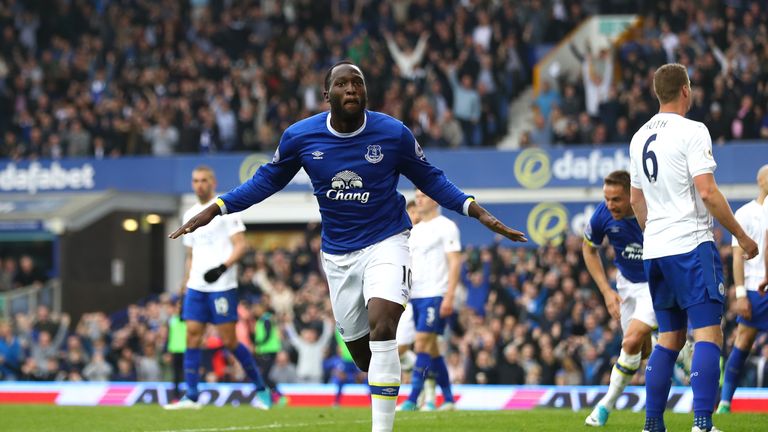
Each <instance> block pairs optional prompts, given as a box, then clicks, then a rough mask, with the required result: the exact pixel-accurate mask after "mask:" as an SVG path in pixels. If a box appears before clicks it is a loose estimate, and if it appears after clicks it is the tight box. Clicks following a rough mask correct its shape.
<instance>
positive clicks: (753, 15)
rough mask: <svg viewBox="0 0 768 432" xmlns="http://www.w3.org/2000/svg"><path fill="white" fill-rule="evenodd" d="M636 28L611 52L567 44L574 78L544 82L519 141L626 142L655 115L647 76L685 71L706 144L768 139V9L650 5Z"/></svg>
mask: <svg viewBox="0 0 768 432" xmlns="http://www.w3.org/2000/svg"><path fill="white" fill-rule="evenodd" d="M653 3H654V4H653V5H652V6H649V7H648V8H647V9H646V11H647V13H646V14H645V15H644V16H643V18H644V19H643V25H642V27H641V28H638V29H636V30H635V31H633V32H632V33H631V34H630V35H629V37H627V38H626V40H624V41H623V42H621V43H619V44H618V45H617V46H614V47H610V48H609V47H605V46H591V45H586V46H576V45H573V44H572V45H571V46H570V50H571V52H572V54H573V55H574V56H575V57H576V58H577V59H579V61H580V62H581V63H582V73H581V78H580V80H578V81H575V82H572V81H568V80H566V79H565V78H563V77H560V79H555V80H545V82H544V83H543V84H542V87H541V89H540V91H539V93H538V95H537V96H536V99H535V101H534V107H535V110H536V112H535V115H534V125H533V130H532V131H531V132H530V133H528V134H526V135H525V137H524V141H523V143H522V144H523V145H535V146H549V145H553V144H604V143H628V142H629V140H630V138H631V137H632V134H633V133H634V131H636V130H637V129H638V128H639V127H640V126H642V125H643V124H644V123H645V122H646V121H647V120H648V119H649V118H650V117H651V116H652V114H653V113H654V112H655V110H656V106H657V102H656V99H655V96H654V94H653V89H652V82H653V72H654V71H655V70H656V69H657V68H658V67H659V66H661V65H663V64H665V63H672V62H677V63H681V64H683V65H684V66H686V68H687V69H688V75H689V76H690V77H691V86H692V90H693V94H694V103H693V106H692V107H691V111H690V112H689V114H688V118H691V119H693V120H696V121H701V122H704V123H705V124H706V125H707V127H708V128H709V131H710V134H711V135H712V141H713V142H714V143H717V144H724V143H725V142H727V141H734V140H757V139H765V138H768V111H766V107H767V106H768V7H766V3H765V2H759V1H739V2H734V1H725V0H698V1H684V0H672V1H670V2H653Z"/></svg>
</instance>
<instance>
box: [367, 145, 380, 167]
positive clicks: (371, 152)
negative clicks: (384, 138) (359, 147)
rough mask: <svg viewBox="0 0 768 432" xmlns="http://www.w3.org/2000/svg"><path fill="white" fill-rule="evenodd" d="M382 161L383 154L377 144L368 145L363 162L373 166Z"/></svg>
mask: <svg viewBox="0 0 768 432" xmlns="http://www.w3.org/2000/svg"><path fill="white" fill-rule="evenodd" d="M382 159H384V153H382V152H381V146H380V145H378V144H374V145H369V146H368V152H367V153H366V154H365V160H367V161H368V162H370V163H372V164H375V163H379V162H381V160H382Z"/></svg>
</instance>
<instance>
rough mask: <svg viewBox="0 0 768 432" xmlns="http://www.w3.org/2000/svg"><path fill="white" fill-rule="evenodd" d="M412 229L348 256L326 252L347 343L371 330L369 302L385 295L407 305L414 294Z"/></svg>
mask: <svg viewBox="0 0 768 432" xmlns="http://www.w3.org/2000/svg"><path fill="white" fill-rule="evenodd" d="M409 236H410V231H403V232H401V233H400V234H395V235H393V236H392V237H389V238H386V239H384V240H382V241H380V242H378V243H375V244H372V245H370V246H368V247H366V248H364V249H361V250H359V251H355V252H350V253H348V254H344V255H331V254H328V253H325V252H323V260H322V261H323V269H324V270H325V275H326V277H327V278H328V287H329V289H330V294H331V307H332V308H333V316H334V317H335V318H336V328H337V329H338V330H339V333H340V334H341V337H342V338H343V339H344V341H346V342H350V341H353V340H357V339H360V338H361V337H363V336H365V335H366V334H368V333H370V331H371V328H370V326H369V324H368V309H367V306H368V301H369V300H370V299H371V298H373V297H376V298H381V299H384V300H389V301H391V302H394V303H399V304H401V305H403V307H405V305H406V304H407V303H408V300H409V299H410V297H411V277H412V276H411V254H410V250H409V248H408V237H409Z"/></svg>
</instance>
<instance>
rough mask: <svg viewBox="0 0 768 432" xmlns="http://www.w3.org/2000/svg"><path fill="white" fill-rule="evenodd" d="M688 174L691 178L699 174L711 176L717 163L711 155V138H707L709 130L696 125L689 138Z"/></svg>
mask: <svg viewBox="0 0 768 432" xmlns="http://www.w3.org/2000/svg"><path fill="white" fill-rule="evenodd" d="M686 160H687V162H688V174H690V176H691V178H693V177H696V176H698V175H701V174H711V173H713V172H715V169H716V168H717V163H716V162H715V157H714V155H712V137H710V136H709V130H708V129H707V127H706V126H704V125H701V124H699V125H697V128H696V133H695V134H694V135H693V136H692V137H691V140H690V142H689V144H688V154H687V155H686Z"/></svg>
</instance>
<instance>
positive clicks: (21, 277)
mask: <svg viewBox="0 0 768 432" xmlns="http://www.w3.org/2000/svg"><path fill="white" fill-rule="evenodd" d="M47 280H48V277H47V276H46V275H45V274H44V273H43V271H42V270H40V269H39V268H38V267H37V266H36V265H35V262H34V261H33V260H32V257H31V256H29V255H22V256H21V258H19V269H18V271H16V273H15V274H14V276H13V284H14V286H15V287H17V288H20V287H26V286H30V285H42V284H44V283H45V282H46V281H47Z"/></svg>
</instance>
